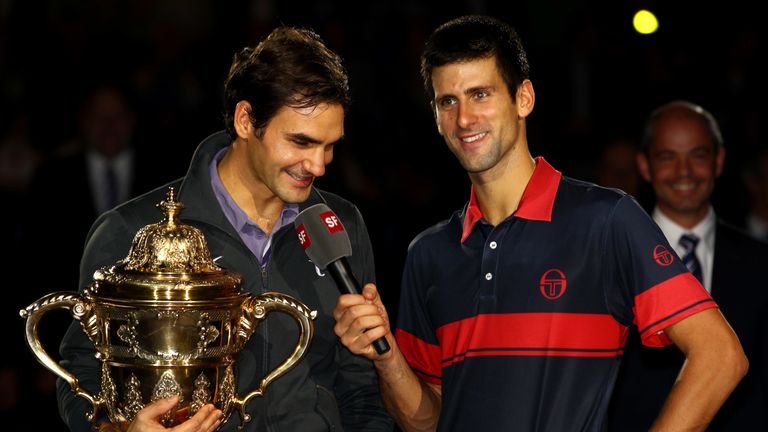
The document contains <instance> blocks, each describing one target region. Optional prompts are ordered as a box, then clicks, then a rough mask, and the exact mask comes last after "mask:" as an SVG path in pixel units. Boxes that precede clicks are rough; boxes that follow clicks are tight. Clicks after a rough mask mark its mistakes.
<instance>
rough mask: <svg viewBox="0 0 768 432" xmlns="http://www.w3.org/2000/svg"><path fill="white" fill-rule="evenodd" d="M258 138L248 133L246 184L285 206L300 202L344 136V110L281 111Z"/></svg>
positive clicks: (329, 107) (332, 107)
mask: <svg viewBox="0 0 768 432" xmlns="http://www.w3.org/2000/svg"><path fill="white" fill-rule="evenodd" d="M262 132H263V134H262V135H261V136H257V135H256V134H255V133H251V136H250V138H249V139H248V144H247V152H246V154H247V156H246V157H247V158H248V161H247V162H248V164H247V167H248V169H249V171H250V176H251V177H252V179H249V180H255V182H253V181H246V183H248V184H251V185H252V186H254V187H255V188H257V189H261V192H262V193H263V194H264V196H267V197H269V196H277V197H278V198H280V199H281V200H282V201H283V202H286V203H300V202H304V201H305V200H306V199H307V198H308V197H309V193H310V191H311V187H312V182H313V181H314V179H315V177H321V176H322V175H323V174H325V166H326V165H327V164H329V163H330V162H331V160H332V159H333V146H334V144H335V143H336V142H338V141H339V140H340V139H341V137H342V136H343V135H344V109H343V108H342V106H341V105H338V104H325V103H324V104H320V105H317V106H314V107H310V108H290V107H283V108H281V109H280V111H278V112H277V114H276V115H275V116H274V117H273V118H272V119H271V120H270V121H269V123H268V124H267V126H266V127H265V128H264V130H263V131H262Z"/></svg>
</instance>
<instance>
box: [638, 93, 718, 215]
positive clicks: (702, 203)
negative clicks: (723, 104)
mask: <svg viewBox="0 0 768 432" xmlns="http://www.w3.org/2000/svg"><path fill="white" fill-rule="evenodd" d="M676 109H677V111H674V112H671V113H669V115H663V116H662V117H660V118H659V119H658V120H657V122H656V127H655V129H654V131H653V135H652V139H651V142H650V145H649V148H648V154H647V155H645V154H641V155H639V156H638V166H639V168H640V173H641V175H642V176H643V178H644V179H645V180H646V181H649V182H650V183H651V184H652V185H653V189H654V191H655V192H656V204H657V205H658V207H659V210H661V211H662V212H663V213H664V214H665V215H667V216H668V217H670V218H671V219H673V220H677V221H678V222H679V221H681V220H685V221H687V222H691V223H694V224H695V223H698V221H700V220H702V219H703V218H704V217H705V216H706V215H707V211H708V208H709V198H710V196H711V195H712V190H713V189H714V187H715V180H716V179H717V178H718V177H719V176H720V173H721V172H722V170H723V162H724V160H725V151H724V150H722V149H720V150H719V151H718V149H717V147H716V144H715V143H714V142H713V139H712V135H711V134H710V131H709V128H708V127H707V123H706V121H705V120H704V119H703V118H702V117H700V116H698V115H694V113H693V112H691V111H684V109H683V108H676ZM679 223H680V222H679Z"/></svg>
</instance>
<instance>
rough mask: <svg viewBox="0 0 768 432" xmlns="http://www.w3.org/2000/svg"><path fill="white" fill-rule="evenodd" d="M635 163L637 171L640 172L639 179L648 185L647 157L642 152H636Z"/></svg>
mask: <svg viewBox="0 0 768 432" xmlns="http://www.w3.org/2000/svg"><path fill="white" fill-rule="evenodd" d="M635 160H636V161H637V171H639V172H640V177H642V178H643V180H645V181H647V182H648V183H650V182H651V166H650V164H649V162H648V156H646V155H645V153H643V152H638V153H637V156H636V158H635Z"/></svg>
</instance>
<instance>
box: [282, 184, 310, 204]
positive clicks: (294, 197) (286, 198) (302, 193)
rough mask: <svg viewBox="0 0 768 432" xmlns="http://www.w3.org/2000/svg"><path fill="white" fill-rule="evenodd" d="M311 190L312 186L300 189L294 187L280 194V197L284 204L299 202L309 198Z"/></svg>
mask: <svg viewBox="0 0 768 432" xmlns="http://www.w3.org/2000/svg"><path fill="white" fill-rule="evenodd" d="M311 192H312V186H309V187H307V188H301V189H294V190H291V191H290V192H287V193H282V194H280V199H281V200H283V202H284V203H286V204H301V203H303V202H304V201H306V200H307V199H309V194H310V193H311Z"/></svg>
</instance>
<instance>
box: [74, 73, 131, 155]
mask: <svg viewBox="0 0 768 432" xmlns="http://www.w3.org/2000/svg"><path fill="white" fill-rule="evenodd" d="M80 126H81V129H82V133H83V137H84V139H85V141H86V144H87V145H88V146H89V147H90V148H93V149H95V150H96V151H97V152H99V153H101V154H102V155H103V156H105V157H108V158H112V157H114V156H116V155H118V154H120V152H122V151H123V150H125V149H126V148H128V147H129V146H130V142H131V135H132V134H133V115H132V114H131V112H130V111H129V109H128V106H127V105H126V104H125V100H124V99H123V96H122V95H121V94H120V93H119V92H117V91H116V90H113V89H109V88H106V89H101V90H99V91H98V92H97V93H95V94H94V95H93V96H91V99H90V101H89V103H88V107H87V109H86V110H85V112H84V113H83V115H82V117H81V119H80Z"/></svg>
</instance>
